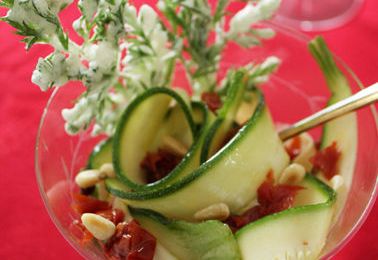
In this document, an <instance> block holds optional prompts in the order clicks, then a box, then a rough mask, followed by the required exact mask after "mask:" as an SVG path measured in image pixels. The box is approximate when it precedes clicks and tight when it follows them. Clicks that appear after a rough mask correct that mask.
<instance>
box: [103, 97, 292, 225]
mask: <svg viewBox="0 0 378 260" xmlns="http://www.w3.org/2000/svg"><path fill="white" fill-rule="evenodd" d="M258 100H259V104H258V105H257V108H256V110H255V112H254V114H253V116H252V117H251V118H250V120H249V121H248V122H247V123H246V125H245V126H244V127H243V128H242V129H241V130H240V131H239V132H238V134H237V135H236V136H235V138H233V139H232V140H231V141H230V142H229V143H228V144H227V145H226V146H225V147H223V148H222V149H221V150H220V151H219V152H218V153H217V154H216V155H215V156H213V157H212V158H211V159H210V160H208V161H207V162H205V163H204V164H202V165H201V166H200V167H199V168H198V169H196V170H194V171H193V172H192V173H191V174H190V175H188V176H186V177H184V178H182V179H180V180H179V181H177V182H174V183H172V184H170V185H168V186H167V187H164V188H162V189H154V190H150V191H135V192H130V189H127V188H126V187H125V185H122V184H121V183H120V182H119V181H117V180H116V179H108V180H106V185H107V188H108V190H109V192H110V193H112V194H113V195H115V196H118V197H121V198H123V199H126V200H127V203H128V204H129V205H131V206H133V207H138V208H148V209H152V210H155V211H158V212H160V213H162V214H164V215H165V216H167V217H169V218H175V219H183V220H188V221H194V213H195V212H197V211H198V210H200V209H203V208H205V207H207V206H209V205H211V204H215V203H219V202H223V203H226V204H227V205H228V206H229V208H230V210H231V212H232V213H235V214H237V213H240V211H241V210H242V209H243V208H245V206H246V205H247V204H248V203H249V202H250V201H251V200H252V199H254V197H255V196H256V191H257V188H258V186H259V185H260V184H261V183H262V182H263V181H264V180H265V177H266V174H267V173H268V172H269V171H270V170H272V171H273V173H274V175H275V177H278V175H279V174H280V173H281V171H282V170H283V169H284V168H285V167H286V166H287V164H288V162H289V157H288V155H287V153H286V151H285V150H284V148H283V145H282V142H281V141H280V139H279V138H278V135H277V133H276V131H275V128H274V125H273V122H272V120H271V118H270V114H269V111H268V109H267V107H266V106H265V102H264V98H263V96H262V94H261V93H258ZM261 135H267V136H268V137H269V138H268V141H267V142H265V139H262V138H261ZM251 142H252V143H253V142H256V143H257V142H259V144H255V145H256V147H254V146H253V145H252V143H251ZM263 143H264V145H263ZM243 156H244V157H243ZM247 157H248V158H247ZM250 157H251V158H250ZM234 159H235V160H234ZM251 159H252V160H251ZM230 160H231V161H230ZM251 161H252V162H251ZM257 161H258V162H259V163H256V162H257ZM239 162H240V163H239ZM246 163H247V164H248V165H246ZM235 167H236V168H235Z"/></svg>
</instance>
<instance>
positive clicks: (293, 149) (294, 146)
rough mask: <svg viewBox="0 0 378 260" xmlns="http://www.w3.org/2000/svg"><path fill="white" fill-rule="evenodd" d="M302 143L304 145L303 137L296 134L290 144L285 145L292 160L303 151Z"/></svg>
mask: <svg viewBox="0 0 378 260" xmlns="http://www.w3.org/2000/svg"><path fill="white" fill-rule="evenodd" d="M301 145H302V144H301V138H300V137H299V136H295V137H294V138H293V139H292V140H291V142H290V144H289V145H288V146H286V147H285V149H286V152H287V153H288V154H289V156H290V160H291V161H292V160H293V159H294V158H295V157H297V156H298V155H299V153H300V152H301Z"/></svg>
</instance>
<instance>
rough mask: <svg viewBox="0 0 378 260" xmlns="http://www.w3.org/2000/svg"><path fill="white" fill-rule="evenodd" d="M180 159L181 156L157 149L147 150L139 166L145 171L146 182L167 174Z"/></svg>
mask: <svg viewBox="0 0 378 260" xmlns="http://www.w3.org/2000/svg"><path fill="white" fill-rule="evenodd" d="M181 160H182V156H179V155H177V154H174V153H172V152H170V151H168V150H164V149H158V151H157V152H148V153H147V154H146V156H145V157H144V159H143V161H142V162H141V163H140V167H141V168H142V169H143V170H144V171H145V173H146V181H147V183H152V182H155V181H157V180H160V179H162V178H164V177H165V176H167V175H168V173H170V172H171V171H172V170H173V169H174V168H175V167H176V166H177V165H178V164H179V163H180V161H181Z"/></svg>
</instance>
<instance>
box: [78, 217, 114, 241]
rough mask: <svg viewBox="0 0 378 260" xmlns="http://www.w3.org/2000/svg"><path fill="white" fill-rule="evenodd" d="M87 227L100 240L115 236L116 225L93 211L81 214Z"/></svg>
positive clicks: (82, 220)
mask: <svg viewBox="0 0 378 260" xmlns="http://www.w3.org/2000/svg"><path fill="white" fill-rule="evenodd" d="M81 222H83V225H84V226H85V228H86V229H87V230H88V231H89V232H90V233H91V234H92V235H93V236H94V237H95V238H97V239H98V240H106V239H109V238H110V237H111V236H113V234H114V232H115V225H114V223H113V222H111V221H110V220H108V219H106V218H104V217H101V216H100V215H97V214H93V213H84V214H83V215H81Z"/></svg>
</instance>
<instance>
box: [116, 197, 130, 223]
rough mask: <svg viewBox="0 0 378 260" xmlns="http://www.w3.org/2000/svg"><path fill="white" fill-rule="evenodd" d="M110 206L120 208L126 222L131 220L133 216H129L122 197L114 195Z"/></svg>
mask: <svg viewBox="0 0 378 260" xmlns="http://www.w3.org/2000/svg"><path fill="white" fill-rule="evenodd" d="M112 207H113V209H119V210H121V211H122V212H123V213H124V214H125V221H126V222H130V221H132V220H133V217H132V216H131V214H130V212H129V209H128V208H127V205H126V203H125V202H124V201H123V200H122V199H120V198H118V197H115V198H114V200H113V204H112Z"/></svg>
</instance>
